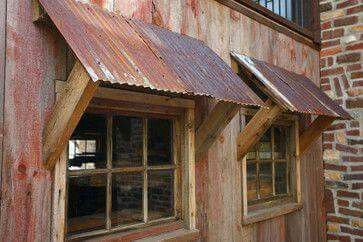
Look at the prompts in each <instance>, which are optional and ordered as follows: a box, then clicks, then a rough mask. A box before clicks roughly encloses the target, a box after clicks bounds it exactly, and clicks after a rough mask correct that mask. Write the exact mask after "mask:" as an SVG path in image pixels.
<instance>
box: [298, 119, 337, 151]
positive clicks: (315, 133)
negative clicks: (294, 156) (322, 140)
mask: <svg viewBox="0 0 363 242" xmlns="http://www.w3.org/2000/svg"><path fill="white" fill-rule="evenodd" d="M334 120H335V118H333V117H327V116H318V117H317V118H316V119H315V120H314V121H313V122H312V123H311V124H310V126H309V127H308V128H307V129H306V130H305V131H304V132H303V133H302V134H301V135H300V137H299V143H300V145H299V147H300V154H303V153H304V152H305V151H306V150H307V149H308V148H309V146H310V145H311V144H312V143H314V141H315V140H317V139H318V138H319V137H320V136H321V134H322V133H323V131H324V130H325V129H326V128H328V127H329V126H330V125H331V124H332V122H333V121H334Z"/></svg>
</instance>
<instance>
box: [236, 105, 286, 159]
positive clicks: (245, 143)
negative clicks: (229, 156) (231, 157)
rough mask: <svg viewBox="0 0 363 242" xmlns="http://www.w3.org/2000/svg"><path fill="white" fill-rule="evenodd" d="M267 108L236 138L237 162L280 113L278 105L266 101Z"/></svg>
mask: <svg viewBox="0 0 363 242" xmlns="http://www.w3.org/2000/svg"><path fill="white" fill-rule="evenodd" d="M266 104H267V106H269V108H261V109H260V110H259V111H258V112H257V113H256V114H255V115H254V116H253V118H252V119H251V120H250V121H249V122H248V124H247V125H246V127H245V128H244V129H243V130H242V132H241V133H240V134H239V135H238V137H237V160H241V159H242V158H243V157H244V156H245V155H246V154H247V152H248V151H249V150H250V149H251V147H252V146H254V145H255V144H256V143H257V142H258V141H259V140H260V138H261V137H262V135H263V134H264V133H265V132H266V131H267V130H268V128H269V127H270V126H271V124H272V123H273V122H274V121H275V120H276V118H277V117H278V116H279V115H280V114H281V113H282V111H283V110H282V109H281V108H280V106H279V105H278V104H275V103H272V101H271V100H267V101H266Z"/></svg>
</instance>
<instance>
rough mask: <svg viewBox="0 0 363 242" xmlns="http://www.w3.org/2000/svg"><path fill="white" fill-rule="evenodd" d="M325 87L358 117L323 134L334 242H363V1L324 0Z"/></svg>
mask: <svg viewBox="0 0 363 242" xmlns="http://www.w3.org/2000/svg"><path fill="white" fill-rule="evenodd" d="M320 9H321V15H320V17H321V28H322V35H321V36H322V50H321V56H320V57H321V60H320V67H321V88H322V90H324V91H325V93H327V94H328V95H329V96H330V97H331V98H333V99H334V100H336V102H337V103H339V104H340V105H342V106H343V107H345V108H346V109H347V110H348V111H349V112H350V114H351V115H352V116H353V117H354V118H355V120H352V121H336V122H334V124H333V125H332V126H331V127H330V128H329V130H328V131H326V132H325V133H324V135H323V148H324V167H325V199H324V201H325V207H326V212H327V239H328V241H352V242H358V241H359V242H362V241H363V202H362V200H363V138H362V135H363V69H362V65H363V62H362V60H363V56H362V55H363V54H362V52H363V21H362V20H363V1H362V0H344V1H339V0H338V1H337V0H324V1H320Z"/></svg>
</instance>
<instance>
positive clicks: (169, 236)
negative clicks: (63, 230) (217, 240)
mask: <svg viewBox="0 0 363 242" xmlns="http://www.w3.org/2000/svg"><path fill="white" fill-rule="evenodd" d="M198 238H199V231H198V230H188V229H185V228H183V223H182V222H180V221H176V222H170V223H166V224H159V225H154V226H150V227H145V228H140V229H137V230H130V231H123V232H115V233H112V234H108V235H102V236H100V235H99V236H94V237H92V238H88V239H85V240H86V241H92V242H96V241H139V242H144V241H175V240H178V241H179V240H180V239H181V240H182V241H196V240H198ZM80 240H82V241H84V238H83V239H82V238H81V239H80ZM71 241H78V239H72V240H71Z"/></svg>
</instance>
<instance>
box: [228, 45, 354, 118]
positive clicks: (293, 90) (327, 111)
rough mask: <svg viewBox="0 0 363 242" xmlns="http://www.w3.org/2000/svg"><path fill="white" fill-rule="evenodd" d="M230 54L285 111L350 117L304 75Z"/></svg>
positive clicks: (234, 53)
mask: <svg viewBox="0 0 363 242" xmlns="http://www.w3.org/2000/svg"><path fill="white" fill-rule="evenodd" d="M231 55H232V56H233V57H234V58H235V59H236V60H237V61H238V63H239V64H240V65H241V67H242V68H241V69H242V71H243V72H244V74H246V75H247V76H249V77H250V78H249V79H250V80H251V81H252V82H253V83H255V84H256V85H257V87H259V88H260V90H261V91H263V92H265V94H267V95H268V96H269V97H270V98H272V99H273V100H274V101H275V102H276V103H278V104H279V105H281V106H282V107H284V108H286V109H287V110H289V111H292V112H300V113H307V114H314V115H325V116H330V117H336V118H342V119H351V116H350V115H349V113H347V112H346V111H345V110H344V109H343V108H342V107H340V106H339V105H337V104H336V103H335V102H334V101H333V100H332V99H331V98H330V97H328V96H327V95H326V94H325V93H324V92H323V91H321V90H320V89H319V88H318V87H317V86H316V85H315V84H314V83H313V82H312V81H311V80H310V79H308V78H307V77H305V76H303V75H298V74H296V73H293V72H290V71H287V70H285V69H283V68H280V67H278V66H275V65H271V64H268V63H266V62H263V61H259V60H256V59H254V58H251V57H248V56H246V55H241V54H238V53H236V52H232V53H231Z"/></svg>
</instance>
